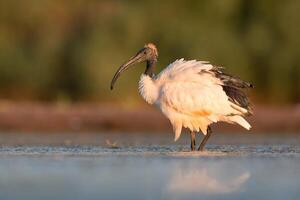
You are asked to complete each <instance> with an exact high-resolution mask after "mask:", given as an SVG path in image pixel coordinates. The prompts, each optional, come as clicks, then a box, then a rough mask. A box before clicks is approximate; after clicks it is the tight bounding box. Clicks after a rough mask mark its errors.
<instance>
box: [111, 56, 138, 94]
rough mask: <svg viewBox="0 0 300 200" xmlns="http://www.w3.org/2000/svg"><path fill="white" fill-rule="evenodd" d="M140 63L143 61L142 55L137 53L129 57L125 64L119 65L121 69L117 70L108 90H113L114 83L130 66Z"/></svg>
mask: <svg viewBox="0 0 300 200" xmlns="http://www.w3.org/2000/svg"><path fill="white" fill-rule="evenodd" d="M142 61H143V54H142V53H141V51H139V52H138V53H137V54H136V55H135V56H133V57H131V58H130V59H129V60H128V61H127V62H126V63H125V64H123V65H121V67H120V68H119V69H118V71H117V72H116V73H115V75H114V77H113V79H112V80H111V83H110V89H111V90H112V89H114V85H115V82H116V81H117V79H118V78H119V77H120V75H121V74H122V73H123V72H124V71H126V70H127V69H128V68H129V67H130V66H132V65H134V64H136V63H139V62H142Z"/></svg>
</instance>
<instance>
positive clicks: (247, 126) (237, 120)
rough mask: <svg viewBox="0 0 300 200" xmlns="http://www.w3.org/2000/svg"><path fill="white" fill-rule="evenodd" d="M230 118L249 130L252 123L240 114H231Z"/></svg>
mask: <svg viewBox="0 0 300 200" xmlns="http://www.w3.org/2000/svg"><path fill="white" fill-rule="evenodd" d="M229 120H230V121H231V122H234V123H237V124H239V125H241V126H242V127H244V128H245V129H247V130H249V129H250V128H251V125H250V124H249V123H248V122H247V121H246V120H245V119H244V118H243V117H241V116H239V115H235V116H231V117H230V118H229Z"/></svg>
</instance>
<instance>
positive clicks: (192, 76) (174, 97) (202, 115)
mask: <svg viewBox="0 0 300 200" xmlns="http://www.w3.org/2000/svg"><path fill="white" fill-rule="evenodd" d="M157 58H158V51H157V48H156V47H155V45H154V44H152V43H149V44H146V45H145V46H144V48H142V49H141V50H140V51H138V52H137V54H136V55H135V56H133V57H132V58H130V59H129V61H128V62H126V63H125V64H123V65H122V66H121V67H120V68H119V69H118V71H117V72H116V74H115V75H114V77H113V79H112V82H111V89H113V87H114V84H115V82H116V80H117V79H118V77H119V76H120V75H121V73H122V72H123V71H125V70H126V69H128V68H129V66H132V65H133V64H136V63H139V62H143V61H146V71H145V73H144V74H142V75H141V78H140V81H139V92H140V94H141V96H142V97H143V99H144V100H145V101H146V102H147V103H149V104H154V105H156V106H157V107H158V108H159V109H160V110H161V111H162V113H163V114H164V115H165V116H166V117H167V118H168V119H169V120H170V122H171V124H172V126H173V130H174V132H175V141H177V140H178V138H179V137H180V135H181V130H182V127H184V128H188V129H189V130H190V133H191V150H192V151H194V150H195V145H196V143H195V133H196V132H200V131H201V132H202V133H203V134H204V135H205V137H204V139H203V140H202V142H201V144H200V146H199V148H198V150H199V151H203V150H204V146H205V144H206V142H207V140H208V138H209V137H210V135H211V132H212V131H211V128H210V125H211V124H212V123H216V122H218V121H223V122H228V123H234V124H239V125H241V126H242V127H244V128H245V129H247V130H249V129H250V128H251V125H250V124H249V123H248V122H247V121H246V120H245V119H244V118H243V117H244V116H247V115H250V114H252V109H251V106H250V103H249V101H248V98H247V96H246V95H245V93H244V92H243V91H242V89H245V88H250V87H253V85H252V84H250V83H248V82H245V81H242V80H241V79H240V78H238V77H234V76H231V75H229V74H226V73H224V72H223V70H222V68H221V67H217V66H214V65H212V64H210V63H209V62H206V61H197V60H188V61H186V60H184V59H180V60H176V61H175V62H173V63H171V64H169V66H167V67H166V68H165V69H164V70H162V71H161V72H160V73H159V74H158V75H155V74H154V69H155V66H156V63H157Z"/></svg>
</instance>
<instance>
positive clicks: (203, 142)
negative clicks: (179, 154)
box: [198, 126, 212, 151]
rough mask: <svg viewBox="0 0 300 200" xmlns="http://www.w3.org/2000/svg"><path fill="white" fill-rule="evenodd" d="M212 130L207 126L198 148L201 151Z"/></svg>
mask: <svg viewBox="0 0 300 200" xmlns="http://www.w3.org/2000/svg"><path fill="white" fill-rule="evenodd" d="M211 133H212V131H211V128H210V126H208V127H207V134H206V135H205V137H204V138H203V140H202V141H201V144H200V146H199V148H198V151H203V150H204V146H205V144H206V142H207V140H208V138H209V137H210V135H211Z"/></svg>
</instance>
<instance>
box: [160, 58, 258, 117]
mask: <svg viewBox="0 0 300 200" xmlns="http://www.w3.org/2000/svg"><path fill="white" fill-rule="evenodd" d="M157 81H158V82H163V83H164V84H161V85H165V86H167V87H176V89H175V88H173V90H170V89H169V90H168V91H172V92H175V95H177V96H178V95H180V94H177V91H178V92H182V91H184V93H187V94H184V95H185V96H187V98H191V99H193V100H195V102H197V103H198V104H200V105H195V106H199V107H200V108H203V107H205V106H206V107H207V106H209V105H213V107H214V108H216V107H218V106H219V105H223V104H224V102H227V103H228V100H229V101H230V102H231V103H232V104H233V106H235V108H236V109H238V110H240V111H242V112H243V113H244V114H245V113H248V114H249V113H251V111H252V109H251V106H250V103H249V100H248V98H247V96H246V94H245V93H244V92H243V91H242V89H244V88H248V87H253V85H252V84H250V83H248V82H245V81H242V80H241V79H240V78H238V77H234V76H231V75H229V74H227V73H225V72H223V70H222V68H221V67H217V66H214V65H212V64H210V63H209V62H207V61H196V60H189V61H185V60H184V59H180V60H176V61H175V62H173V63H171V64H170V65H169V66H168V67H167V68H166V69H164V70H163V71H162V72H161V73H160V74H159V75H158V77H157ZM166 83H168V84H166ZM173 95H174V94H173ZM189 96H191V97H189ZM175 99H176V98H175ZM194 104H195V103H194Z"/></svg>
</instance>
